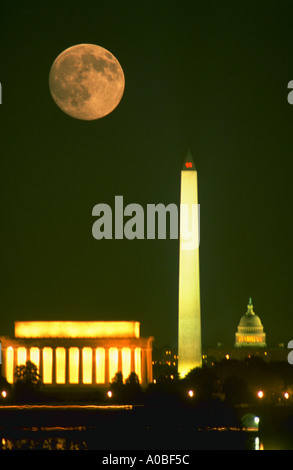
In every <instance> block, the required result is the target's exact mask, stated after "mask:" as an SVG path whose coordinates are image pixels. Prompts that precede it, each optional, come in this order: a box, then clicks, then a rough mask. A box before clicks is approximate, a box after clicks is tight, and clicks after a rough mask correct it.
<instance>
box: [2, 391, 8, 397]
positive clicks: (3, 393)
mask: <svg viewBox="0 0 293 470" xmlns="http://www.w3.org/2000/svg"><path fill="white" fill-rule="evenodd" d="M1 395H2V397H3V398H6V397H7V392H6V390H2V392H1Z"/></svg>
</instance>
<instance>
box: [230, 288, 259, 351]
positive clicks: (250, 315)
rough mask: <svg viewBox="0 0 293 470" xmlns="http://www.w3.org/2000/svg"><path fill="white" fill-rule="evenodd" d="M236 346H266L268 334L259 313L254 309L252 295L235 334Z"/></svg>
mask: <svg viewBox="0 0 293 470" xmlns="http://www.w3.org/2000/svg"><path fill="white" fill-rule="evenodd" d="M235 346H236V347H238V348H239V347H247V346H249V347H251V346H256V347H266V335H265V333H264V331H263V326H262V323H261V320H260V318H259V316H258V315H256V314H255V313H254V311H253V305H252V300H251V297H250V298H249V301H248V305H247V312H246V313H245V315H243V316H242V317H241V319H240V322H239V325H238V329H237V333H236V334H235Z"/></svg>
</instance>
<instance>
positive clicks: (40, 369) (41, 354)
mask: <svg viewBox="0 0 293 470" xmlns="http://www.w3.org/2000/svg"><path fill="white" fill-rule="evenodd" d="M39 374H40V379H41V381H43V348H40V362H39Z"/></svg>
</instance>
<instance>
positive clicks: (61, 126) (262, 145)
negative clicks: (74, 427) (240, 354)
mask: <svg viewBox="0 0 293 470" xmlns="http://www.w3.org/2000/svg"><path fill="white" fill-rule="evenodd" d="M0 8H1V12H0V18H1V20H0V22H1V24H0V31H1V50H0V52H1V55H0V81H1V83H2V94H3V97H2V101H3V103H2V105H0V118H1V141H0V148H1V160H0V161H1V167H0V178H1V198H0V209H1V232H0V233H1V271H0V272H1V279H0V281H1V284H0V285H1V295H0V299H1V300H0V334H12V331H13V330H12V328H13V321H14V320H17V319H18V320H29V319H46V320H50V319H52V320H54V319H55V320H57V319H64V320H66V319H73V320H82V319H88V320H107V319H109V320H110V319H116V320H132V319H134V320H138V321H140V322H141V332H142V334H143V335H153V336H155V338H156V344H161V343H169V344H176V341H177V301H178V298H177V296H178V293H177V288H178V254H179V250H178V241H176V240H154V241H151V240H135V241H129V240H102V241H97V240H95V239H94V238H93V237H92V231H91V230H92V224H93V222H94V220H95V219H94V218H93V217H92V215H91V214H92V208H93V206H94V205H95V204H97V203H100V202H104V203H107V204H109V205H111V206H113V204H114V198H115V195H123V196H124V201H125V204H129V203H131V202H135V203H138V204H141V205H143V206H144V207H145V208H146V205H147V204H148V203H159V202H161V203H163V204H169V203H176V204H179V190H180V170H181V165H182V161H183V159H184V157H185V154H186V152H187V150H188V149H190V150H191V152H192V154H193V157H194V160H195V161H196V165H197V169H198V178H199V199H200V204H201V246H200V266H201V304H202V327H203V343H204V344H215V342H216V341H222V342H223V343H224V344H227V345H232V344H233V342H234V333H235V330H236V327H237V324H238V322H239V319H240V317H241V315H242V314H243V313H245V311H246V304H247V302H248V297H249V296H252V299H253V303H254V309H255V312H256V313H257V314H259V315H260V317H261V320H262V322H263V324H264V328H265V332H266V333H267V340H268V343H269V344H275V343H278V342H281V341H282V342H285V343H286V342H287V341H289V340H291V339H293V319H292V287H291V284H292V261H293V257H292V222H291V221H292V217H293V215H292V212H293V211H292V202H293V189H292V170H293V162H292V154H293V138H292V136H293V132H292V131H293V106H292V105H289V103H288V102H287V95H288V90H287V84H288V82H289V81H290V80H293V24H292V14H293V6H292V2H290V1H283V0H281V1H274V2H273V1H267V0H266V1H257V2H255V1H232V0H231V1H224V2H221V1H218V0H217V1H196V0H192V1H184V0H183V1H181V2H172V1H169V2H165V1H160V0H159V1H156V2H150V1H148V2H144V1H143V2H137V1H136V2H134V1H111V2H101V1H98V0H96V1H79V2H78V1H74V2H68V1H67V0H65V1H62V2H46V1H42V2H37V1H34V2H30V1H28V2H20V1H15V2H1V7H0ZM78 43H93V44H98V45H100V46H102V47H105V48H106V49H108V50H109V51H111V52H112V53H113V54H114V55H115V56H116V57H117V58H118V60H119V62H120V63H121V65H122V67H123V70H124V73H125V79H126V87H125V93H124V96H123V99H122V101H121V103H120V105H119V106H118V107H117V109H116V110H115V111H114V112H113V113H111V114H110V115H108V116H107V117H105V118H103V119H100V120H97V121H94V122H85V121H79V120H75V119H73V118H70V117H69V116H67V115H66V114H64V113H63V112H62V111H60V110H59V108H57V106H56V105H55V103H54V102H53V100H52V98H51V95H50V92H49V88H48V75H49V71H50V67H51V65H52V63H53V61H54V60H55V58H56V57H57V55H59V54H60V53H61V52H62V51H63V50H64V49H66V48H67V47H70V46H72V45H74V44H78Z"/></svg>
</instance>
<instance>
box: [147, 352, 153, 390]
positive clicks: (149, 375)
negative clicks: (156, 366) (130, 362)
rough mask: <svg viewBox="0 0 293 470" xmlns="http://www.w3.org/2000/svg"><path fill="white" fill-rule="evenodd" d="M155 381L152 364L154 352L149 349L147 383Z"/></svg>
mask: <svg viewBox="0 0 293 470" xmlns="http://www.w3.org/2000/svg"><path fill="white" fill-rule="evenodd" d="M152 381H153V364H152V350H151V349H150V348H148V349H147V383H151V382H152Z"/></svg>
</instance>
